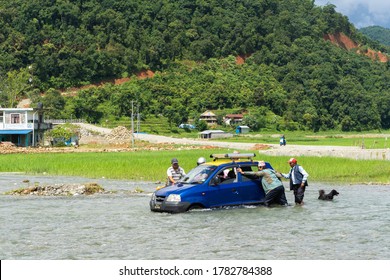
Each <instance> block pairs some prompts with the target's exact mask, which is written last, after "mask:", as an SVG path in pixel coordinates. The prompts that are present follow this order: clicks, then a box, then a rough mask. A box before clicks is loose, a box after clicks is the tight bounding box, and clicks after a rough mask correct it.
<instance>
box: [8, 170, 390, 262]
mask: <svg viewBox="0 0 390 280" xmlns="http://www.w3.org/2000/svg"><path fill="white" fill-rule="evenodd" d="M26 179H28V180H29V183H23V180H26ZM35 182H39V183H40V184H45V183H48V184H49V183H86V182H97V183H99V184H100V185H101V186H103V187H104V188H105V189H106V190H113V191H115V192H114V193H112V194H103V195H91V196H73V197H38V196H10V195H4V192H6V191H9V190H13V189H17V188H19V187H25V186H26V184H33V183H35ZM285 186H287V183H286V182H285ZM155 187H156V185H155V184H154V183H147V182H129V181H116V180H106V179H99V180H96V179H85V178H74V177H71V178H70V177H45V176H30V175H20V174H19V175H18V174H1V176H0V193H1V194H0V221H1V228H0V258H1V259H16V260H22V259H36V260H49V259H56V260H64V259H83V260H88V259H92V260H110V259H112V260H120V259H129V260H136V259H139V260H144V259H148V260H158V259H189V260H197V259H199V260H200V259H213V260H217V259H244V260H249V259H250V260H258V259H267V260H309V259H310V260H315V259H318V260H366V259H367V260H381V259H385V260H388V259H390V248H389V246H390V245H389V244H390V214H389V213H390V199H389V198H390V186H377V185H351V186H347V185H340V186H339V185H331V186H329V185H324V184H322V183H315V182H311V184H310V186H309V187H308V189H307V191H306V195H305V203H306V204H305V205H304V206H303V207H299V206H298V207H297V206H289V207H273V208H265V207H262V206H258V207H236V208H230V209H217V210H201V211H193V212H188V213H183V214H174V215H172V214H164V213H153V212H151V211H150V210H149V200H150V196H151V192H152V191H153V190H154V189H155ZM321 188H322V189H325V190H326V191H330V190H331V189H333V188H334V189H337V190H338V191H339V192H340V195H339V196H338V197H335V199H334V201H320V200H318V199H317V197H318V190H319V189H321ZM136 189H138V190H143V191H144V193H141V194H135V193H133V192H132V191H134V190H136ZM286 195H287V199H288V201H289V203H291V204H292V203H293V202H294V200H293V194H292V192H290V191H288V190H287V191H286Z"/></svg>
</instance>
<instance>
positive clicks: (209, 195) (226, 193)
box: [203, 168, 242, 207]
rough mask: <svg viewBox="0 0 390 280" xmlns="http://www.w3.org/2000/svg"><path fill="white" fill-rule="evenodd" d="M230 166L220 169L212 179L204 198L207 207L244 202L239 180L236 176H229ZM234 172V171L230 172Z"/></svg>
mask: <svg viewBox="0 0 390 280" xmlns="http://www.w3.org/2000/svg"><path fill="white" fill-rule="evenodd" d="M229 171H232V169H231V168H230V169H229V168H225V169H222V170H220V171H219V172H218V173H217V174H215V175H214V177H213V178H212V179H211V181H210V184H209V186H208V188H207V190H206V191H204V194H203V196H204V198H205V201H206V203H207V204H208V205H207V207H222V206H232V205H240V204H242V199H241V194H240V191H239V182H238V181H237V179H236V178H231V177H227V174H228V173H229ZM230 173H232V172H230Z"/></svg>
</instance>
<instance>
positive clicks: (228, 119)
mask: <svg viewBox="0 0 390 280" xmlns="http://www.w3.org/2000/svg"><path fill="white" fill-rule="evenodd" d="M243 117H244V115H243V114H227V115H226V116H225V118H224V119H223V121H224V122H225V123H226V124H227V125H231V124H237V123H241V122H242V118H243Z"/></svg>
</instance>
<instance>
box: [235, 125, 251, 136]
mask: <svg viewBox="0 0 390 280" xmlns="http://www.w3.org/2000/svg"><path fill="white" fill-rule="evenodd" d="M249 130H250V128H249V126H246V125H239V126H237V127H236V133H237V134H244V133H249Z"/></svg>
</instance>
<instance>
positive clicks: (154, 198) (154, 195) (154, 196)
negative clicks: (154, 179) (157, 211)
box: [151, 193, 156, 201]
mask: <svg viewBox="0 0 390 280" xmlns="http://www.w3.org/2000/svg"><path fill="white" fill-rule="evenodd" d="M151 200H153V201H155V200H156V193H153V194H152V198H151Z"/></svg>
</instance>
